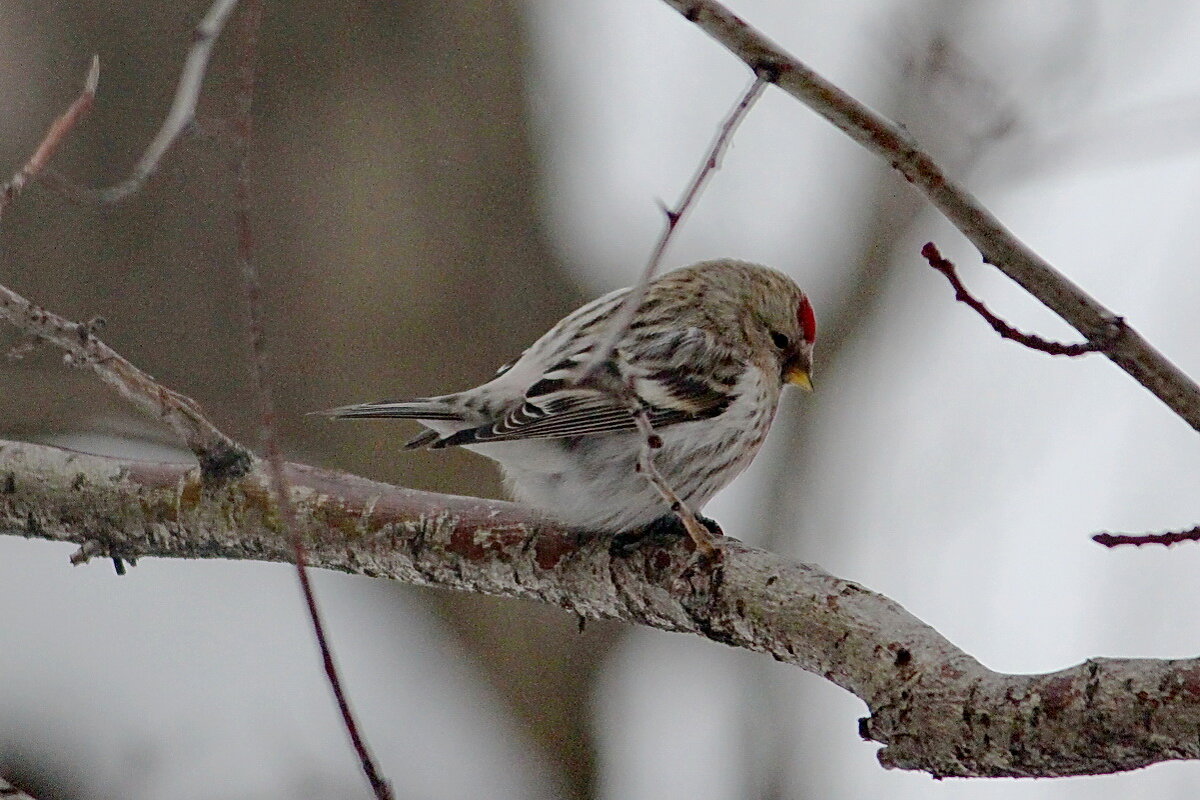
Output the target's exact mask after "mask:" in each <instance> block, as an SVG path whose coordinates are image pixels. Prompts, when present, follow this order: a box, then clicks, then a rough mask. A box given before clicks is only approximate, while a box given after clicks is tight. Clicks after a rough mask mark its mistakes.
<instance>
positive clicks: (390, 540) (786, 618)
mask: <svg viewBox="0 0 1200 800" xmlns="http://www.w3.org/2000/svg"><path fill="white" fill-rule="evenodd" d="M288 472H289V480H290V481H291V484H292V493H293V500H294V502H295V505H296V511H297V515H298V518H299V520H300V522H301V525H302V527H303V529H304V532H305V537H306V539H307V542H308V547H309V559H310V563H311V565H312V566H316V567H322V568H326V569H334V570H340V571H343V572H350V573H356V574H361V575H370V576H380V577H389V578H393V579H396V580H401V581H405V582H408V583H415V584H422V585H429V586H439V587H443V588H449V589H458V590H462V591H469V592H476V593H483V594H491V595H499V596H506V597H521V598H527V599H531V600H538V601H541V602H545V603H552V604H554V605H558V606H561V607H562V608H565V609H567V610H568V611H571V612H573V613H575V614H579V615H580V616H582V617H587V618H611V619H620V620H625V621H627V622H633V623H638V624H642V625H648V626H651V627H655V628H660V629H662V630H668V631H676V632H681V633H695V634H699V635H701V636H705V637H707V638H709V639H712V640H714V641H718V642H723V643H725V644H728V645H731V646H734V647H743V648H746V649H749V650H755V651H759V652H763V653H767V654H769V655H771V656H773V657H774V658H776V659H777V660H779V661H783V662H785V663H788V664H793V665H795V666H798V667H801V668H803V669H806V670H808V671H810V672H814V673H816V674H818V675H822V676H823V677H825V678H826V679H828V680H831V681H833V682H834V683H836V684H838V685H839V686H841V687H843V688H845V689H847V690H849V691H851V692H853V693H854V694H855V695H857V696H858V697H860V698H861V699H863V700H864V701H865V702H866V703H867V706H868V708H869V709H870V713H871V716H869V717H867V718H865V719H863V720H862V721H861V723H860V731H861V733H862V735H863V736H864V737H866V738H868V739H872V740H875V741H878V742H881V743H883V744H885V745H886V747H884V748H883V749H882V750H881V751H880V753H879V760H880V762H881V763H882V764H883V765H884V766H887V767H899V768H904V769H917V770H924V771H927V772H929V773H931V774H933V775H935V776H939V777H940V776H963V777H970V776H977V777H995V776H1047V777H1049V776H1064V775H1082V774H1095V773H1108V772H1116V771H1121V770H1129V769H1136V768H1138V767H1143V766H1146V765H1148V764H1153V763H1155V762H1159V761H1166V760H1172V759H1191V758H1198V757H1200V736H1197V732H1200V660H1198V659H1183V660H1175V661H1167V660H1152V659H1089V660H1088V661H1086V662H1084V663H1083V664H1079V665H1077V666H1074V667H1070V668H1068V669H1065V670H1062V671H1060V672H1055V673H1048V674H1044V675H1006V674H1002V673H997V672H993V671H991V670H989V669H987V668H986V667H984V666H983V665H981V664H980V663H979V662H977V661H976V660H975V659H973V658H971V657H970V656H969V655H967V654H966V653H964V652H962V651H961V650H959V649H958V648H956V647H955V646H954V645H952V644H951V643H950V642H948V641H946V640H945V639H944V638H943V637H942V636H940V635H939V634H938V633H937V632H936V631H935V630H933V629H932V628H930V627H929V626H928V625H926V624H925V623H923V622H921V621H920V620H918V619H916V618H915V617H913V616H912V615H910V614H909V613H908V612H906V611H905V610H904V609H903V608H901V607H900V606H899V605H898V604H896V603H895V602H893V601H892V600H890V599H888V598H886V597H884V596H882V595H879V594H876V593H874V592H871V591H869V590H867V589H865V588H863V587H861V586H859V585H858V584H855V583H851V582H849V581H845V580H842V579H840V578H837V577H834V576H832V575H829V574H828V573H826V572H824V571H823V570H821V569H820V568H819V567H816V566H813V565H810V564H803V563H799V562H795V561H790V560H788V559H786V558H783V557H780V556H777V555H775V554H772V553H769V552H766V551H762V550H756V549H754V548H750V547H746V546H745V545H742V544H741V543H739V542H736V541H732V540H726V542H725V544H724V548H723V550H724V555H723V558H722V559H721V560H720V561H719V562H718V563H717V564H715V565H714V566H711V567H705V566H702V565H701V564H700V562H698V561H697V560H696V559H695V558H694V557H693V555H692V553H691V552H690V551H689V550H688V549H687V547H686V546H685V545H684V544H683V543H680V544H678V545H677V546H673V547H667V546H662V545H653V544H648V545H646V546H644V547H642V548H640V549H639V550H637V551H635V552H634V553H632V554H630V555H614V554H612V553H610V552H609V541H610V539H609V538H607V537H605V536H603V535H594V534H588V533H583V532H578V531H570V530H565V529H563V528H561V527H560V526H557V525H555V524H554V523H553V522H552V521H550V520H547V519H544V518H539V517H538V516H536V515H535V514H533V513H532V512H530V511H528V510H526V509H523V508H521V507H520V506H516V505H513V504H511V503H503V502H498V501H491V500H480V499H475V498H465V497H453V496H448V495H439V494H431V493H427V492H418V491H414V490H410V489H402V488H397V487H393V486H388V485H386V484H381V483H376V482H373V481H369V480H366V479H363V478H359V477H355V476H353V475H348V474H345V473H338V472H331V471H327V470H321V469H316V468H313V467H308V466H304V465H299V464H292V465H289V467H288ZM0 533H4V534H11V535H19V536H25V537H31V538H43V539H50V540H60V541H71V542H76V543H79V544H80V545H81V549H80V551H79V553H77V554H76V557H75V558H73V560H75V561H81V560H86V558H87V557H90V556H119V557H121V558H124V559H127V560H129V559H136V558H139V557H145V556H158V557H166V558H231V559H250V560H256V561H289V560H290V559H291V557H292V549H291V547H290V546H289V544H288V541H287V537H286V535H285V534H284V533H283V532H282V530H281V529H280V525H279V520H278V518H277V516H276V513H275V511H274V509H273V508H272V506H271V504H270V503H269V501H268V493H267V489H266V480H265V477H264V475H263V473H262V470H261V469H260V468H258V467H257V466H256V467H255V468H254V469H252V470H251V471H250V472H249V473H247V474H246V475H244V476H242V477H239V478H235V479H232V480H228V481H225V482H224V483H222V484H220V485H219V486H213V485H206V484H205V483H204V482H203V480H202V477H201V474H200V470H199V469H198V468H195V467H192V466H190V465H186V464H160V463H151V462H141V461H125V460H120V459H116V458H106V457H100V456H93V455H85V454H82V453H75V452H70V451H67V450H62V449H59V448H54V447H45V446H41V445H32V444H23V443H17V442H0Z"/></svg>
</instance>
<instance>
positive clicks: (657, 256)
mask: <svg viewBox="0 0 1200 800" xmlns="http://www.w3.org/2000/svg"><path fill="white" fill-rule="evenodd" d="M767 83H768V80H767V78H766V77H764V76H763V75H761V74H759V75H756V76H755V78H754V81H753V83H751V84H750V87H749V88H748V89H746V91H745V92H744V93H743V94H742V96H741V98H740V99H739V100H738V102H737V105H735V106H734V107H733V110H732V111H731V112H730V113H729V116H728V117H727V118H726V119H725V122H724V123H722V124H721V127H720V128H718V129H717V135H716V138H714V139H713V142H712V144H711V145H710V146H709V148H708V152H707V153H706V154H705V157H704V160H703V161H702V162H700V166H699V167H698V168H697V170H696V174H695V175H693V176H692V180H691V181H690V182H689V183H688V185H687V188H686V189H684V191H683V196H682V197H680V199H679V202H678V203H677V204H676V205H675V208H673V209H672V208H664V209H663V214H664V215H665V216H666V223H665V224H664V225H663V230H662V233H661V234H659V237H658V242H657V243H655V245H654V250H652V251H651V253H650V260H649V261H647V262H646V268H645V269H644V270H642V275H641V277H640V278H638V282H637V283H636V284H635V285H634V287H633V289H631V290H630V292H629V294H627V295H625V299H624V300H623V301H622V302H621V305H620V306H619V307H618V308H617V311H616V313H614V314H613V315H612V317H611V318H610V319H609V321H608V324H607V325H606V326H605V329H604V336H603V337H602V338H601V339H600V342H599V343H598V344H597V345H596V346H595V348H594V349H593V350H592V353H591V355H590V356H589V357H588V359H587V360H585V361H584V362H583V363H582V364H581V365H580V367H579V374H580V376H581V380H583V379H585V378H587V377H589V376H591V375H594V374H595V373H596V371H597V370H598V369H600V367H601V365H602V364H604V363H605V362H607V361H608V360H609V358H611V357H612V355H613V353H614V351H615V350H616V348H617V342H619V341H620V340H621V337H622V336H624V335H625V332H626V331H628V330H629V325H630V323H631V322H632V321H633V315H634V313H635V312H636V311H637V309H638V306H639V305H641V302H642V298H643V297H644V296H645V294H646V287H647V285H649V283H650V279H651V278H653V277H654V273H656V272H657V271H658V267H659V265H660V264H661V263H662V258H663V254H664V253H666V251H667V246H668V245H669V244H670V243H671V239H672V237H673V236H674V234H675V230H676V229H677V228H678V227H679V223H680V222H682V221H683V218H684V216H686V215H687V213H688V211H690V210H691V209H692V207H693V206H695V204H696V200H697V199H699V197H700V192H701V191H703V189H704V184H705V183H707V182H708V179H709V177H711V176H712V174H713V173H714V172H716V171H717V169H719V168H720V166H721V159H722V158H723V157H724V155H725V151H726V150H728V149H729V143H730V142H731V141H733V134H734V133H735V132H736V131H737V129H738V126H739V125H741V124H742V120H743V119H745V118H746V115H747V114H748V113H750V109H751V108H753V107H754V103H755V101H757V100H758V98H759V97H761V96H762V93H763V90H764V89H766V87H767Z"/></svg>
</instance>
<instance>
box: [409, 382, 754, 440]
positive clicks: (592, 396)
mask: <svg viewBox="0 0 1200 800" xmlns="http://www.w3.org/2000/svg"><path fill="white" fill-rule="evenodd" d="M549 383H551V382H547V381H543V382H540V383H538V384H534V386H532V387H530V392H529V393H528V394H526V397H525V402H523V403H522V404H521V405H519V406H517V407H516V408H514V409H513V410H512V411H510V412H508V413H507V414H505V415H504V416H503V417H502V418H501V419H499V420H497V421H496V422H493V423H490V424H488V425H481V426H479V427H476V428H468V429H466V430H461V431H458V432H456V433H453V434H451V435H449V436H447V437H445V438H443V439H439V440H438V441H436V442H434V443H432V444H431V445H430V446H431V447H434V448H439V447H449V446H453V445H463V444H476V443H483V442H503V441H514V440H518V439H554V438H559V437H563V436H584V435H591V434H599V433H619V432H627V431H633V430H636V429H637V425H636V423H635V422H634V420H633V416H632V414H631V412H630V409H629V408H628V407H627V406H626V405H625V404H623V403H622V402H621V401H620V400H618V399H616V398H614V397H613V396H612V395H609V394H606V393H604V392H601V391H598V390H596V389H591V388H588V387H581V386H567V387H564V386H563V384H562V382H559V381H554V382H553V384H554V388H551V387H550V386H549V385H548V384H549ZM633 384H634V389H635V391H636V392H637V394H638V395H639V397H640V398H641V400H642V403H643V404H644V405H645V407H646V414H647V416H648V418H649V420H650V424H651V425H653V426H654V427H655V428H661V427H664V426H667V425H673V424H675V423H679V422H688V421H692V420H700V419H708V418H710V417H714V416H716V415H717V414H720V413H721V412H722V411H724V410H725V409H726V407H728V405H729V403H730V402H731V400H732V395H731V393H730V392H729V391H728V390H726V389H725V387H714V386H713V385H712V384H711V383H710V382H708V381H706V380H705V379H703V378H700V377H698V376H688V375H679V374H677V371H669V372H668V371H654V372H651V373H650V374H649V375H644V376H642V377H639V378H636V379H634V381H633ZM543 389H549V391H546V392H545V393H543V394H538V393H537V391H541V390H543Z"/></svg>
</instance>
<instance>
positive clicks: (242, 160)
mask: <svg viewBox="0 0 1200 800" xmlns="http://www.w3.org/2000/svg"><path fill="white" fill-rule="evenodd" d="M262 16H263V9H262V0H247V2H246V4H245V7H244V18H243V19H244V24H243V26H242V32H241V33H242V47H241V63H240V68H241V70H240V71H241V89H240V92H239V97H238V100H239V103H238V114H237V119H236V128H237V182H236V187H237V188H236V192H235V194H236V201H237V202H236V207H235V217H236V227H237V242H238V246H237V251H238V261H239V262H240V263H241V266H242V286H243V288H244V289H245V296H246V336H247V339H248V340H249V345H250V346H249V358H250V372H251V375H252V381H253V386H254V394H255V397H256V398H257V399H258V412H259V419H260V426H259V435H260V438H261V440H262V445H263V450H264V452H265V453H266V456H267V476H268V478H269V482H270V487H271V495H272V497H273V498H274V500H275V502H276V503H277V504H278V507H279V514H280V518H281V519H282V521H283V526H284V530H285V531H286V532H287V536H288V540H289V542H290V543H291V547H292V551H293V554H294V560H295V564H296V575H297V578H298V579H299V582H300V591H301V594H302V595H303V597H304V604H305V607H306V608H307V610H308V618H309V621H310V622H311V624H312V629H313V635H314V637H315V638H316V640H317V648H318V650H319V651H320V653H321V664H322V667H323V668H324V670H325V677H326V679H327V680H328V682H329V687H330V689H331V690H332V691H333V696H334V699H335V700H336V702H337V706H338V711H339V713H340V714H341V718H342V725H343V727H344V728H345V730H346V733H347V734H348V736H349V737H350V743H351V746H353V748H354V752H355V753H356V754H357V756H358V760H359V764H360V766H361V767H362V770H363V773H364V775H365V776H366V778H367V781H368V783H369V784H370V785H371V790H372V791H373V792H374V793H375V797H376V798H378V800H392V798H393V797H394V795H393V794H392V788H391V786H390V784H389V783H388V781H387V780H386V779H385V778H384V777H383V774H382V772H381V771H380V769H379V767H378V766H377V765H376V763H375V759H374V757H373V756H372V755H371V752H370V749H369V748H368V747H367V742H366V739H365V738H364V737H363V735H362V733H361V732H360V730H359V726H358V722H357V721H356V720H355V717H354V712H353V710H352V709H351V708H350V700H349V698H348V697H347V696H346V691H345V689H344V687H343V686H342V680H341V677H340V676H339V674H338V668H337V664H336V662H335V661H334V657H333V649H332V647H331V646H330V644H329V639H328V637H327V636H326V634H325V624H324V622H323V621H322V618H321V611H320V608H319V607H318V605H317V597H316V594H315V593H314V591H313V587H312V582H311V581H310V580H309V575H308V557H307V554H306V551H305V546H304V539H303V538H302V536H301V534H300V526H299V525H298V524H297V521H296V513H295V509H294V508H293V507H292V495H291V489H290V487H289V485H288V479H287V475H286V474H285V469H284V460H283V453H282V452H281V451H280V449H279V440H278V437H277V436H276V434H275V424H274V421H275V400H274V389H273V387H272V384H271V377H270V357H269V356H268V354H267V346H266V325H265V323H264V319H265V311H264V309H263V299H262V280H261V278H260V277H259V273H258V264H257V262H256V261H255V260H254V236H253V229H252V227H251V224H250V202H251V198H250V145H251V142H252V141H253V120H254V117H253V104H254V86H255V81H256V68H255V62H256V59H257V55H258V35H259V29H260V28H261V26H262Z"/></svg>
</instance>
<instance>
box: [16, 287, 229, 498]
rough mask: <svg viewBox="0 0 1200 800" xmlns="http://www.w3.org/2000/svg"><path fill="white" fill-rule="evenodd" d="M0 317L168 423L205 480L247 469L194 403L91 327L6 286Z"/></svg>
mask: <svg viewBox="0 0 1200 800" xmlns="http://www.w3.org/2000/svg"><path fill="white" fill-rule="evenodd" d="M0 317H3V318H4V319H7V320H8V321H9V322H11V323H12V324H13V325H15V326H16V327H17V328H18V329H20V330H21V331H23V332H25V333H27V334H30V335H32V336H36V337H37V338H39V339H42V340H44V341H46V342H49V343H50V344H53V345H55V346H57V347H60V348H62V349H63V350H65V351H66V353H67V363H69V364H71V365H72V366H78V367H87V368H88V369H91V370H92V372H94V373H95V374H96V375H97V376H98V377H99V378H100V380H102V381H103V382H104V383H106V384H107V385H108V386H109V387H110V388H112V389H114V390H115V391H116V392H117V394H119V395H121V396H122V397H124V398H125V399H126V400H128V401H130V402H131V403H133V404H134V405H135V406H138V407H139V408H141V409H142V410H144V411H146V412H148V413H149V414H150V415H152V416H155V417H158V418H160V419H162V420H163V421H164V422H166V423H167V424H168V425H170V426H171V428H172V429H174V431H175V432H176V433H177V434H178V435H179V437H180V438H181V439H183V441H184V443H185V444H186V445H187V446H188V449H190V450H191V451H192V452H193V453H194V454H195V455H196V458H198V459H199V460H200V468H201V470H202V471H203V473H204V475H205V477H206V478H208V479H209V480H214V479H216V480H219V479H222V478H227V477H237V476H239V475H241V474H244V473H245V472H246V471H247V470H248V469H249V468H250V462H251V460H252V457H251V455H250V453H249V452H248V451H247V450H246V449H245V448H244V447H242V446H241V445H240V444H238V443H237V442H235V441H233V440H232V439H230V438H229V437H228V436H226V435H225V434H223V433H222V432H221V431H219V430H218V429H217V427H216V426H215V425H213V424H212V423H211V422H209V420H208V419H207V418H206V417H205V416H204V414H203V413H202V412H201V410H200V406H198V405H197V404H196V402H195V401H194V400H192V399H191V398H189V397H186V396H184V395H182V394H180V393H178V392H174V391H172V390H170V389H167V388H166V387H164V386H162V385H161V384H159V383H158V382H156V381H155V380H154V378H152V377H150V376H149V375H147V374H146V373H145V372H142V371H141V370H140V369H138V368H137V367H135V366H134V365H133V364H131V363H129V362H128V361H127V360H125V359H124V358H123V357H122V356H120V355H119V354H118V353H117V352H116V351H114V350H113V349H112V348H111V347H109V346H108V345H106V344H105V343H104V342H102V341H100V339H98V338H96V336H95V334H94V333H93V325H94V323H78V322H71V321H70V320H67V319H64V318H62V317H60V316H58V315H57V314H53V313H51V312H49V311H47V310H46V309H44V308H41V307H40V306H35V305H34V304H33V303H30V302H29V301H28V300H26V299H25V298H24V297H22V296H21V295H19V294H17V293H16V292H14V291H12V290H11V289H9V288H8V287H6V286H0Z"/></svg>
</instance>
